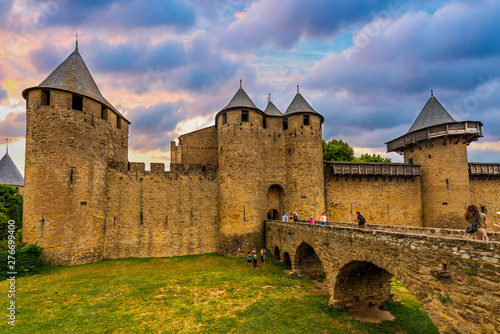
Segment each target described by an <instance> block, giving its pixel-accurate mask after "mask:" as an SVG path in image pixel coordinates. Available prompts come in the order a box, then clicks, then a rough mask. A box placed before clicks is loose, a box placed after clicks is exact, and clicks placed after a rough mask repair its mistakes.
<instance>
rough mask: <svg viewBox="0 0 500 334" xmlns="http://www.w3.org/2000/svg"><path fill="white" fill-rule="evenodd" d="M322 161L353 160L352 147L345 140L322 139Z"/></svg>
mask: <svg viewBox="0 0 500 334" xmlns="http://www.w3.org/2000/svg"><path fill="white" fill-rule="evenodd" d="M323 160H324V161H353V160H354V149H353V148H352V147H351V146H349V144H347V143H346V142H343V141H342V139H341V140H336V139H332V140H330V141H329V142H326V141H325V140H323Z"/></svg>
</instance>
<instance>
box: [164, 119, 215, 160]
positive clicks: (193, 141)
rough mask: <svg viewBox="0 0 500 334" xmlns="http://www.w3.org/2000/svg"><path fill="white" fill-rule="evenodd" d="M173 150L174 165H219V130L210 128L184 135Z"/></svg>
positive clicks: (172, 147)
mask: <svg viewBox="0 0 500 334" xmlns="http://www.w3.org/2000/svg"><path fill="white" fill-rule="evenodd" d="M171 149H172V150H171V156H172V159H171V160H172V163H182V164H202V165H209V164H217V160H218V159H217V130H216V129H215V126H210V127H208V128H204V129H200V130H197V131H193V132H191V133H187V134H185V135H182V136H180V137H179V145H175V143H174V142H172V145H171Z"/></svg>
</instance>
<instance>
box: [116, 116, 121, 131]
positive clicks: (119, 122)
mask: <svg viewBox="0 0 500 334" xmlns="http://www.w3.org/2000/svg"><path fill="white" fill-rule="evenodd" d="M116 127H117V128H118V129H121V128H122V118H121V117H120V116H118V115H116Z"/></svg>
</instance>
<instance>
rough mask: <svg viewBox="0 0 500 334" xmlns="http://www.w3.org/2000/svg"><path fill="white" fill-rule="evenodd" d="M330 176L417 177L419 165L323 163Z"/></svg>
mask: <svg viewBox="0 0 500 334" xmlns="http://www.w3.org/2000/svg"><path fill="white" fill-rule="evenodd" d="M325 168H327V171H328V173H329V174H330V175H375V176H376V175H380V176H419V175H422V174H421V171H420V166H419V165H412V164H402V163H378V162H344V161H325Z"/></svg>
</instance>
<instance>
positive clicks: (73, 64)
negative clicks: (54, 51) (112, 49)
mask: <svg viewBox="0 0 500 334" xmlns="http://www.w3.org/2000/svg"><path fill="white" fill-rule="evenodd" d="M34 88H52V89H60V90H65V91H68V92H72V93H76V94H80V95H83V96H86V97H89V98H91V99H94V100H96V101H98V102H101V103H102V104H104V105H106V106H108V107H109V108H111V109H112V110H113V111H115V112H116V113H118V114H119V115H120V116H122V117H123V115H121V114H120V112H118V110H116V109H115V107H113V106H112V105H111V103H109V102H108V101H107V100H106V99H105V98H104V96H102V94H101V91H100V90H99V88H98V87H97V84H96V83H95V81H94V78H92V75H91V74H90V71H89V69H88V67H87V65H86V64H85V62H84V61H83V58H82V56H81V55H80V53H79V52H78V46H77V47H76V49H75V51H73V53H72V54H70V55H69V56H68V58H66V60H64V61H63V62H62V63H61V64H60V65H59V66H58V67H57V68H56V69H55V70H54V71H52V73H51V74H50V75H49V76H48V77H47V78H46V79H45V80H43V81H42V83H41V84H39V85H38V86H36V87H31V88H28V89H25V90H24V91H23V97H24V98H26V94H27V93H28V91H30V90H31V89H34ZM123 118H124V117H123Z"/></svg>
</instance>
